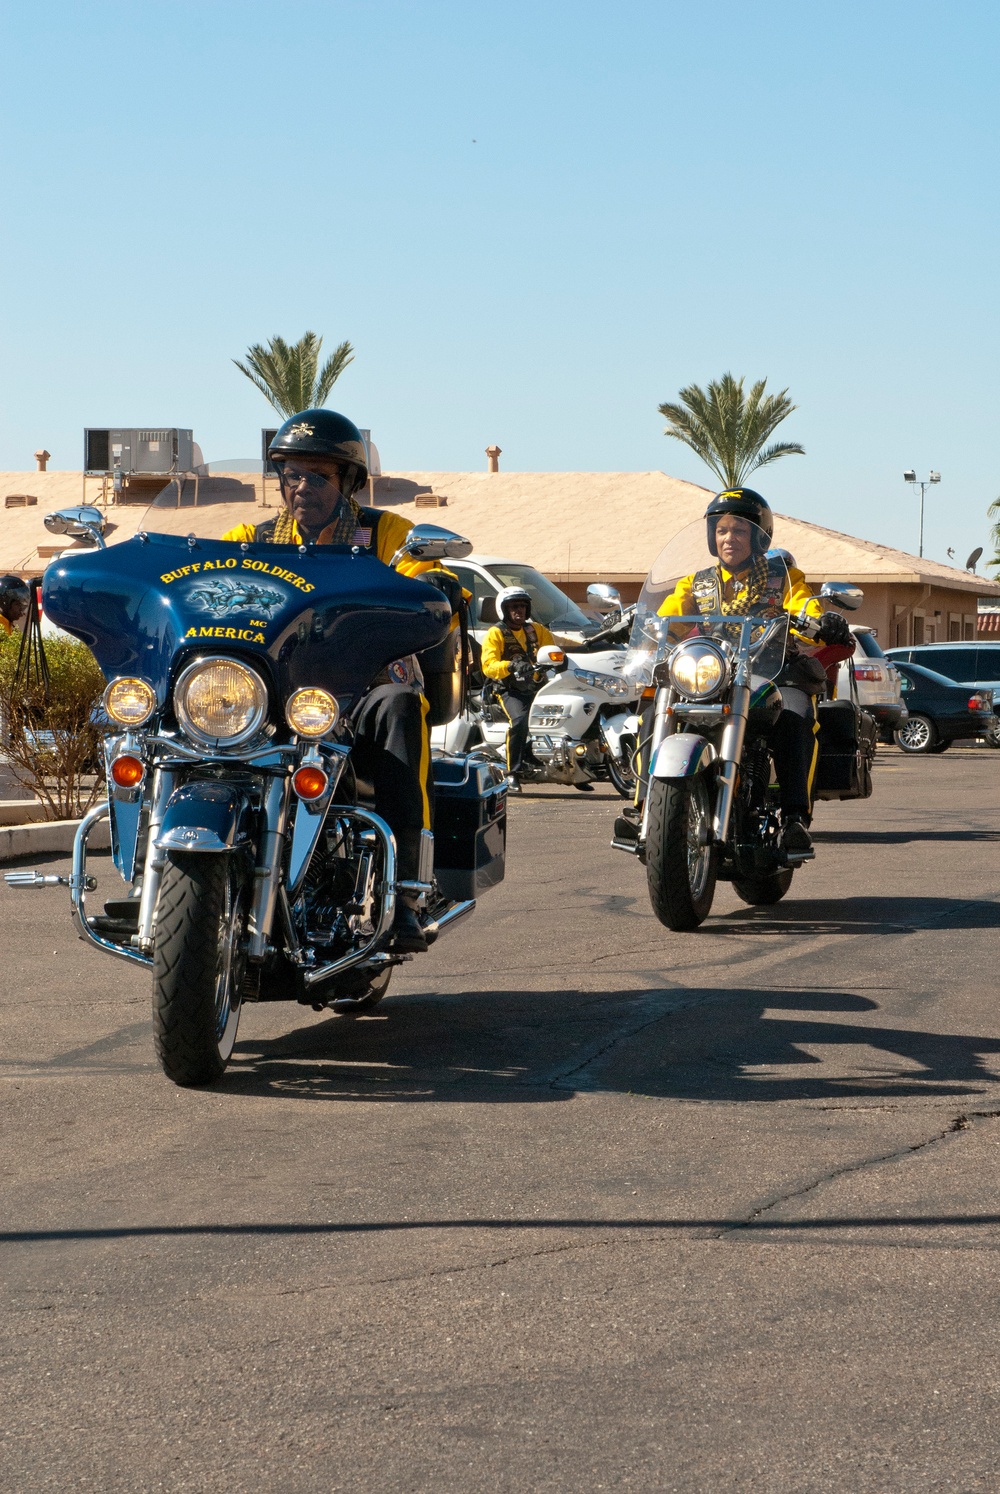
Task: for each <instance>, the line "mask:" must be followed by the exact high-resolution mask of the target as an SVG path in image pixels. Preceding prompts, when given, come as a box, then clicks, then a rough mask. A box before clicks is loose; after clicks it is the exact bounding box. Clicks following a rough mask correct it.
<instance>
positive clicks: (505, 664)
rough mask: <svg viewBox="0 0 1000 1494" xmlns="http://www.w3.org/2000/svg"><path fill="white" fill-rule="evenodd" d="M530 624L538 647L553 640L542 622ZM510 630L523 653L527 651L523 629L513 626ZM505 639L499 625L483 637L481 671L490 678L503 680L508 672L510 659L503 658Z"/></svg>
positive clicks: (526, 641)
mask: <svg viewBox="0 0 1000 1494" xmlns="http://www.w3.org/2000/svg"><path fill="white" fill-rule="evenodd" d="M531 626H532V627H533V628H534V630H535V636H536V638H537V639H538V647H539V648H542V647H543V646H544V645H545V644H547V643H554V642H555V639H554V638H553V637H552V634H551V633H550V632H549V630H548V628H547V627H545V625H544V623H532V624H531ZM511 632H512V633H513V635H514V637H515V638H516V639H517V641H518V643H519V644H520V645H521V647H522V648H523V649H524V651H525V653H527V651H528V635H527V634H526V633H525V631H524V629H523V628H522V629H521V630H520V631H516V630H515V629H514V628H511ZM505 641H506V640H505V639H504V635H503V629H502V628H500V627H495V628H490V631H489V632H488V633H487V635H486V637H485V638H484V639H483V673H484V674H487V675H489V677H490V679H491V680H505V679H506V678H507V676H508V675H509V674H510V660H509V659H505V658H504V643H505Z"/></svg>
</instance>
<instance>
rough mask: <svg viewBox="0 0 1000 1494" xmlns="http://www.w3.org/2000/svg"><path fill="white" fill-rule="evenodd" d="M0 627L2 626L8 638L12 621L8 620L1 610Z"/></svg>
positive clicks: (12, 628)
mask: <svg viewBox="0 0 1000 1494" xmlns="http://www.w3.org/2000/svg"><path fill="white" fill-rule="evenodd" d="M0 628H3V630H4V632H5V633H6V635H7V637H8V638H9V637H10V635H11V633H13V631H14V625H13V623H11V622H9V621H8V619H7V618H6V617H4V615H3V613H2V612H0Z"/></svg>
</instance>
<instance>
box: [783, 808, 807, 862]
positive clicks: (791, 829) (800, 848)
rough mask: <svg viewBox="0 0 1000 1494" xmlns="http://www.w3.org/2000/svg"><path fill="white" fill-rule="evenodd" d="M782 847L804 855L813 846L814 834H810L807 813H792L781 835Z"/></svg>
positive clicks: (795, 853) (794, 853) (796, 854)
mask: <svg viewBox="0 0 1000 1494" xmlns="http://www.w3.org/2000/svg"><path fill="white" fill-rule="evenodd" d="M781 845H782V849H783V850H785V851H791V852H792V854H793V855H795V856H802V855H804V854H805V853H806V852H807V851H811V850H812V848H813V840H812V836H811V835H810V834H809V825H808V823H807V821H806V817H805V815H801V814H790V815H789V816H788V818H787V820H786V821H785V828H784V831H783V832H782V836H781Z"/></svg>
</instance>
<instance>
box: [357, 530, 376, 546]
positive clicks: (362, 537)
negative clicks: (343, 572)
mask: <svg viewBox="0 0 1000 1494" xmlns="http://www.w3.org/2000/svg"><path fill="white" fill-rule="evenodd" d="M371 542H372V532H371V530H370V529H355V531H354V543H355V544H356V545H364V547H365V549H367V548H368V546H369V545H370V544H371Z"/></svg>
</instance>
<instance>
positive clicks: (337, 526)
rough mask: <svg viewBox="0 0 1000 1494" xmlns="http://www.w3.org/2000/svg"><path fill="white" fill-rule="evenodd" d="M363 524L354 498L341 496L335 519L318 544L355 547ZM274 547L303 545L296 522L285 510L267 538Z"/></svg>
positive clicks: (285, 509) (334, 515) (335, 511)
mask: <svg viewBox="0 0 1000 1494" xmlns="http://www.w3.org/2000/svg"><path fill="white" fill-rule="evenodd" d="M360 523H361V510H360V508H359V507H358V505H357V504H356V503H355V501H354V499H353V498H347V497H345V496H344V495H343V494H341V497H340V502H339V503H338V504H337V507H336V509H335V510H334V514H333V518H332V519H331V520H330V522H329V524H327V526H326V528H325V529H324V530H323V532H322V533H321V534H320V537H319V539H318V540H317V544H320V545H353V544H355V543H357V538H356V537H357V533H358V526H359V524H360ZM267 538H268V539H269V540H270V542H271V544H272V545H297V544H300V543H301V536H300V534H299V532H298V530H297V528H296V525H295V520H294V519H293V518H292V515H291V514H290V513H289V512H288V509H287V508H283V509H282V511H281V513H280V514H279V515H278V517H277V518H276V519H275V521H274V528H273V530H272V531H271V533H270V535H268V537H267Z"/></svg>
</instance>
